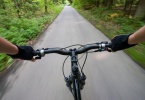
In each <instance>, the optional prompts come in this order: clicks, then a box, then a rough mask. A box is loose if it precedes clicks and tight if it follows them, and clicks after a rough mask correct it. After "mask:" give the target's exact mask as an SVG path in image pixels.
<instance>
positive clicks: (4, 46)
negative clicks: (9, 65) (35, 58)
mask: <svg viewBox="0 0 145 100" xmlns="http://www.w3.org/2000/svg"><path fill="white" fill-rule="evenodd" d="M0 53H6V54H11V55H15V54H17V53H18V48H17V46H15V45H13V44H12V43H10V42H9V41H7V40H6V39H4V38H2V37H0Z"/></svg>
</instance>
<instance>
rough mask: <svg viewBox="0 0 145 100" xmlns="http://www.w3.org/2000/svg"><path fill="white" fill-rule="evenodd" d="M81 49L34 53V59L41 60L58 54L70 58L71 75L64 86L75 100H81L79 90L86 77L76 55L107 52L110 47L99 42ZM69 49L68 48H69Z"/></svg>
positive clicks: (108, 44) (53, 49)
mask: <svg viewBox="0 0 145 100" xmlns="http://www.w3.org/2000/svg"><path fill="white" fill-rule="evenodd" d="M81 46H82V47H83V48H79V49H75V48H74V49H70V50H67V49H66V48H68V47H66V48H42V49H40V50H39V49H38V50H36V51H34V54H33V55H34V56H35V59H41V57H43V56H45V54H50V53H58V54H61V55H68V56H70V57H71V75H69V77H65V75H64V78H65V82H66V86H67V87H68V88H69V90H70V91H71V93H72V94H73V96H74V99H75V100H81V99H82V98H81V90H82V89H83V87H84V85H85V80H86V76H85V74H84V73H83V71H82V69H81V72H80V71H79V68H78V55H79V54H82V53H85V52H87V51H89V50H93V49H96V50H95V51H93V52H101V51H109V49H108V48H110V47H111V43H108V42H106V41H104V42H100V43H92V44H86V45H81ZM69 47H70V46H69Z"/></svg>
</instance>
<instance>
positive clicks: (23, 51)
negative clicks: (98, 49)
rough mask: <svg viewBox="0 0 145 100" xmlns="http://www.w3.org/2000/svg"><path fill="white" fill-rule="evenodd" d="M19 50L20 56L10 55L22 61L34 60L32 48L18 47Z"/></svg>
mask: <svg viewBox="0 0 145 100" xmlns="http://www.w3.org/2000/svg"><path fill="white" fill-rule="evenodd" d="M17 47H18V49H19V52H18V54H16V55H9V56H11V57H12V58H13V59H22V60H32V61H34V59H33V52H34V49H33V48H32V47H31V46H17Z"/></svg>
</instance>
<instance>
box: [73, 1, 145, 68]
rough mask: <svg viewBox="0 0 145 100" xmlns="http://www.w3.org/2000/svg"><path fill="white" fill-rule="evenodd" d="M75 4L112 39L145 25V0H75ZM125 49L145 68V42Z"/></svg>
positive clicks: (80, 11) (81, 12)
mask: <svg viewBox="0 0 145 100" xmlns="http://www.w3.org/2000/svg"><path fill="white" fill-rule="evenodd" d="M73 6H74V7H75V8H76V9H77V10H78V11H79V13H80V14H82V15H83V16H84V17H85V18H86V19H87V20H88V21H90V22H91V23H92V24H93V25H94V26H95V27H96V28H97V29H99V30H101V31H102V32H103V33H104V34H105V35H106V36H107V37H109V38H110V39H112V38H113V37H114V36H116V35H120V34H130V33H134V32H135V31H136V30H138V29H139V28H141V27H142V26H144V25H145V0H73ZM124 51H125V52H126V53H127V54H128V55H129V56H130V57H131V59H133V60H134V61H135V62H136V63H138V64H139V65H140V66H141V67H142V68H145V62H144V59H145V43H140V44H138V45H136V46H135V47H132V48H129V49H126V50H124Z"/></svg>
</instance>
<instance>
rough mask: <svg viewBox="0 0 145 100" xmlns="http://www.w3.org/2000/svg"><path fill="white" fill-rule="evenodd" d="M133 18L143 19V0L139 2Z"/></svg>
mask: <svg viewBox="0 0 145 100" xmlns="http://www.w3.org/2000/svg"><path fill="white" fill-rule="evenodd" d="M135 18H139V19H144V18H145V0H140V1H139V4H138V8H137V11H136V13H135Z"/></svg>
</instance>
